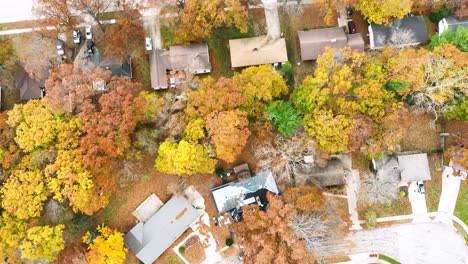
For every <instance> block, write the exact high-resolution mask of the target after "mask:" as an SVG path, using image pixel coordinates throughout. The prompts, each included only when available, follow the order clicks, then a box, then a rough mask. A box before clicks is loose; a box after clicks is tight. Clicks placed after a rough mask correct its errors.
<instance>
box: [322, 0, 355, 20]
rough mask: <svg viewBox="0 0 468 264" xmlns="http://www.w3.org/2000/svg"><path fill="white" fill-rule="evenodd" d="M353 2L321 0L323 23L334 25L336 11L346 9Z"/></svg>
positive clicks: (346, 0)
mask: <svg viewBox="0 0 468 264" xmlns="http://www.w3.org/2000/svg"><path fill="white" fill-rule="evenodd" d="M351 2H352V1H351V0H321V1H320V5H319V6H320V11H321V13H322V16H323V21H324V22H325V23H326V24H327V25H333V24H334V23H335V19H336V17H337V15H336V11H337V10H340V9H344V8H346V6H348V5H350V4H351Z"/></svg>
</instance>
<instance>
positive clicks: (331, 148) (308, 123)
mask: <svg viewBox="0 0 468 264" xmlns="http://www.w3.org/2000/svg"><path fill="white" fill-rule="evenodd" d="M304 123H305V128H306V130H307V132H308V133H309V135H311V136H312V137H314V138H315V139H316V140H317V144H318V145H319V146H320V147H321V148H322V149H324V150H326V151H327V152H330V153H336V152H341V151H345V150H346V149H347V147H348V142H349V134H350V133H351V130H352V127H351V120H350V119H349V118H348V117H346V116H344V115H334V114H333V112H332V111H331V110H315V111H314V112H312V113H310V114H308V115H306V116H305V117H304Z"/></svg>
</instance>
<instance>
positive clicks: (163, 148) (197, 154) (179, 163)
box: [155, 140, 216, 175]
mask: <svg viewBox="0 0 468 264" xmlns="http://www.w3.org/2000/svg"><path fill="white" fill-rule="evenodd" d="M215 164H216V161H215V160H213V159H211V158H210V157H209V156H208V152H207V150H206V148H205V147H203V146H202V145H199V144H197V143H190V142H187V141H185V140H181V141H180V142H178V143H175V142H171V141H170V140H166V141H164V142H163V143H162V144H161V145H160V146H159V149H158V157H157V158H156V165H155V166H156V168H157V169H158V170H159V171H161V172H164V173H168V174H178V175H191V174H195V173H212V172H214V166H215Z"/></svg>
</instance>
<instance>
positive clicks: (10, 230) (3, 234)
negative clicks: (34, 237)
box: [0, 212, 27, 263]
mask: <svg viewBox="0 0 468 264" xmlns="http://www.w3.org/2000/svg"><path fill="white" fill-rule="evenodd" d="M26 229H27V224H26V223H25V222H23V221H21V220H19V219H17V218H15V217H13V216H11V215H10V214H8V213H7V212H3V213H2V214H1V215H0V259H1V260H2V261H3V260H5V259H6V260H7V261H8V263H21V262H20V261H19V260H18V258H17V256H16V254H15V252H16V250H17V249H18V248H19V246H20V243H21V240H23V238H24V237H25V235H26Z"/></svg>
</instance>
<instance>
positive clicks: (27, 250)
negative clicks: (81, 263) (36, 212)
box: [20, 225, 65, 260]
mask: <svg viewBox="0 0 468 264" xmlns="http://www.w3.org/2000/svg"><path fill="white" fill-rule="evenodd" d="M63 228H64V225H57V226H53V227H50V226H34V227H31V228H30V229H28V231H27V232H26V237H25V238H24V240H23V241H22V243H21V246H20V249H21V255H22V256H23V257H25V258H28V259H38V258H45V259H47V260H55V259H57V257H58V253H59V252H60V251H62V250H63V249H64V248H65V241H64V239H63V235H62V232H63Z"/></svg>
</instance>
